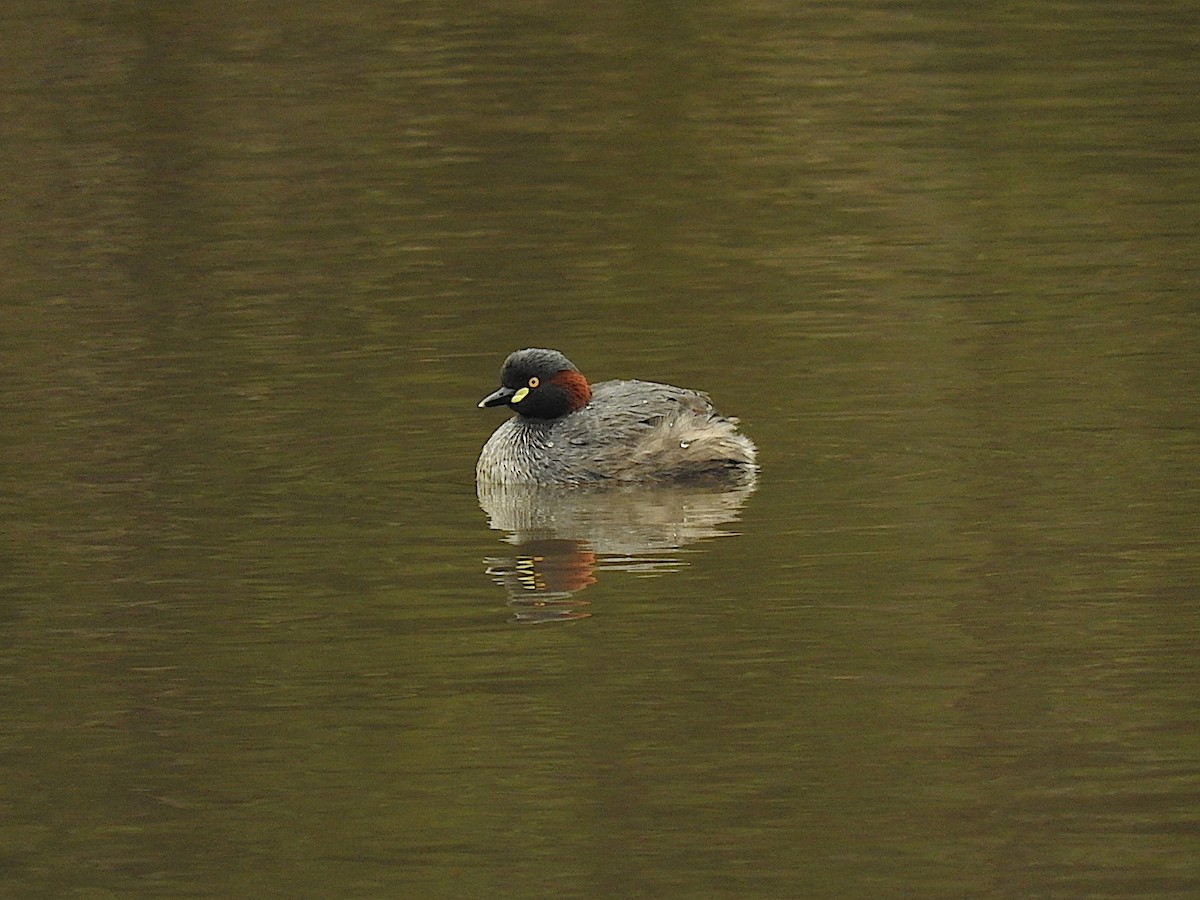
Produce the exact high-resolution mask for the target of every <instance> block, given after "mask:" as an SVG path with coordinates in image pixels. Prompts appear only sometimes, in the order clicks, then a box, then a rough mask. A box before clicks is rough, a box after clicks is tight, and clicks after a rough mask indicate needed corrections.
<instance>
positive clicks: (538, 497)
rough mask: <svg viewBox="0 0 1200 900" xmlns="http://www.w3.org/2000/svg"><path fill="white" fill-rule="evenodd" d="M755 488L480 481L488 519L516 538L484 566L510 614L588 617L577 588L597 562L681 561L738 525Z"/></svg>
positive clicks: (674, 565)
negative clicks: (501, 591) (693, 549)
mask: <svg viewBox="0 0 1200 900" xmlns="http://www.w3.org/2000/svg"><path fill="white" fill-rule="evenodd" d="M753 492H754V485H753V484H749V485H743V486H741V487H739V488H737V489H735V490H724V491H722V490H714V489H712V488H708V489H702V488H696V487H663V488H652V489H648V488H646V487H645V486H639V487H630V488H627V489H618V490H614V489H612V488H608V489H606V490H598V489H594V490H589V489H586V488H580V487H578V486H576V487H557V486H556V487H546V486H531V485H495V484H488V485H483V484H481V485H479V505H480V506H481V507H482V508H483V510H484V512H486V513H487V515H488V519H489V524H490V525H491V527H492V528H494V529H496V530H498V531H504V532H507V537H506V538H505V541H507V542H508V543H509V544H512V545H514V546H513V552H512V553H511V554H507V555H503V556H495V557H490V558H488V559H487V560H486V563H487V574H488V575H490V576H491V577H492V579H493V580H494V581H495V582H496V583H497V584H499V585H500V586H502V587H503V588H504V589H505V592H506V593H507V595H508V604H509V606H510V607H511V608H512V610H513V621H514V622H519V623H523V624H542V623H546V622H562V621H568V620H572V619H583V618H587V617H588V616H590V615H591V612H590V611H589V610H588V609H587V607H588V606H589V605H590V604H589V601H587V600H585V599H582V598H580V597H579V596H577V595H578V594H579V593H580V592H581V591H583V590H584V589H585V588H586V587H587V586H588V585H591V584H595V583H596V581H597V579H598V578H599V577H600V573H601V572H611V571H622V572H636V573H639V574H665V573H668V572H671V571H675V570H677V569H678V568H680V567H681V566H682V565H683V559H682V551H683V550H684V548H685V547H687V546H688V545H690V544H694V543H697V542H700V541H704V540H710V539H713V538H718V537H725V536H728V535H730V534H732V533H733V532H731V531H730V530H728V527H727V526H728V525H729V524H731V523H733V522H736V521H737V520H738V517H739V515H740V512H741V509H742V507H743V506H744V505H745V503H746V501H747V500H748V499H749V497H750V495H751V494H752V493H753Z"/></svg>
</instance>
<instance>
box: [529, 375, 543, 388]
mask: <svg viewBox="0 0 1200 900" xmlns="http://www.w3.org/2000/svg"><path fill="white" fill-rule="evenodd" d="M539 384H541V382H540V381H538V377H537V376H536V375H534V376H533V377H532V378H530V379H529V386H530V387H531V388H535V387H537V386H538V385H539Z"/></svg>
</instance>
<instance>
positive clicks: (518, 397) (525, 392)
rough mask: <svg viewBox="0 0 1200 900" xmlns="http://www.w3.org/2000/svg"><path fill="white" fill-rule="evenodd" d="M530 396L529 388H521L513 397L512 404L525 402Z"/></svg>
mask: <svg viewBox="0 0 1200 900" xmlns="http://www.w3.org/2000/svg"><path fill="white" fill-rule="evenodd" d="M528 396H529V388H527V387H523V388H519V389H518V390H517V392H516V393H515V394H513V395H512V400H511V401H510V402H512V403H520V402H521V401H522V400H524V399H525V398H526V397H528Z"/></svg>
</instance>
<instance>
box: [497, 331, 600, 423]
mask: <svg viewBox="0 0 1200 900" xmlns="http://www.w3.org/2000/svg"><path fill="white" fill-rule="evenodd" d="M591 399H592V389H591V387H590V386H589V385H588V383H587V379H586V378H584V377H583V375H582V374H580V372H579V370H578V369H577V368H575V366H574V365H572V363H571V361H570V360H569V359H567V358H566V357H565V356H563V355H562V354H561V353H559V352H558V351H557V350H544V349H541V348H538V347H532V348H530V349H528V350H518V351H517V352H516V353H511V354H509V357H508V359H506V360H505V361H504V366H503V368H501V369H500V388H499V389H498V390H496V391H493V392H492V393H490V394H488V395H487V396H486V397H484V398H483V399H482V400H480V401H479V406H480V408H483V407H486V406H502V405H507V406H508V407H510V408H511V409H514V410H516V411H517V412H518V413H520V414H521V415H523V416H527V417H529V418H531V419H557V418H560V417H561V416H565V415H567V414H568V413H573V412H575V410H577V409H580V408H581V407H583V406H586V405H587V403H588V401H589V400H591Z"/></svg>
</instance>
